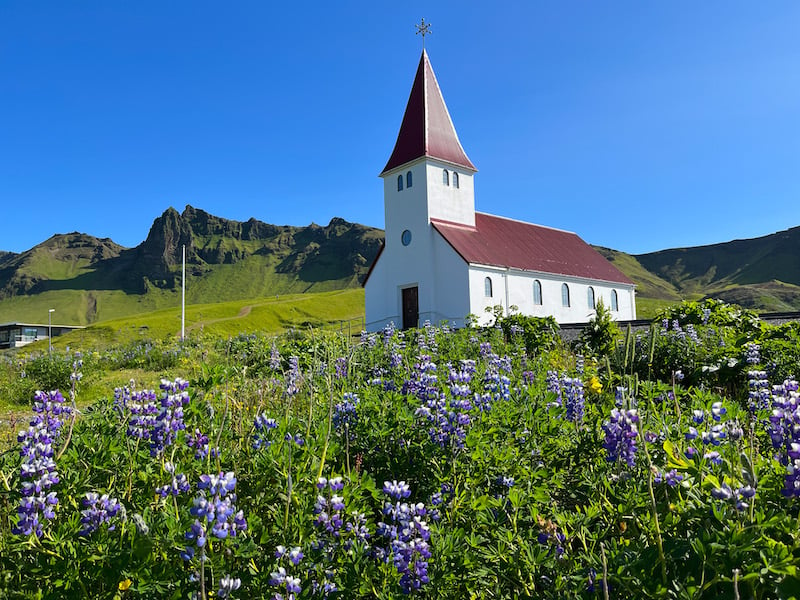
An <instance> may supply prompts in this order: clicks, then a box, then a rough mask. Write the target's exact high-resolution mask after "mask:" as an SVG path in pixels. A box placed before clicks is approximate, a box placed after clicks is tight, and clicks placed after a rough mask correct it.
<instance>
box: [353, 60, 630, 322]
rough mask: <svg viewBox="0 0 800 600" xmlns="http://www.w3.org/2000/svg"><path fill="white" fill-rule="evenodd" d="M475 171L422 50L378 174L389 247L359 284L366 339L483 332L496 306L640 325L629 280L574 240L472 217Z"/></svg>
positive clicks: (567, 234) (516, 224) (544, 229)
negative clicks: (387, 333) (393, 330)
mask: <svg viewBox="0 0 800 600" xmlns="http://www.w3.org/2000/svg"><path fill="white" fill-rule="evenodd" d="M476 171H477V169H476V168H475V166H474V165H473V164H472V162H471V161H470V159H469V158H468V157H467V155H466V153H465V152H464V149H463V148H462V146H461V142H460V141H459V140H458V135H457V134H456V130H455V127H454V126H453V121H452V120H451V118H450V114H449V112H448V110H447V106H446V105H445V103H444V98H443V97H442V93H441V91H440V89H439V84H438V82H437V81H436V76H435V75H434V72H433V68H432V67H431V63H430V60H429V58H428V54H427V53H426V52H425V50H423V51H422V57H421V58H420V62H419V68H418V69H417V74H416V77H415V78H414V83H413V85H412V87H411V95H410V97H409V99H408V105H407V106H406V111H405V114H404V116H403V122H402V124H401V126H400V133H399V134H398V136H397V142H396V143H395V147H394V150H393V152H392V155H391V157H390V158H389V162H388V163H386V167H384V169H383V172H382V173H381V174H380V176H381V177H382V178H383V195H384V210H385V219H386V220H385V223H386V225H385V229H386V238H385V241H384V244H383V246H382V248H381V250H380V252H379V253H378V256H377V257H376V258H375V262H374V263H373V264H372V267H371V268H370V270H369V273H368V274H367V278H366V280H365V282H364V288H365V305H366V321H367V329H368V330H370V331H375V330H378V329H381V328H382V327H384V326H385V325H386V324H388V323H390V322H393V323H394V324H395V325H397V326H402V327H403V328H404V329H407V328H409V327H417V326H419V325H421V324H422V323H424V322H425V321H430V322H431V323H433V324H439V323H441V322H443V321H447V322H448V323H450V324H451V325H454V326H456V327H463V326H464V324H465V319H466V317H467V315H469V314H473V315H477V316H478V318H479V322H480V323H485V322H486V321H488V320H489V319H490V316H489V314H488V313H487V312H486V308H487V307H495V306H500V307H501V308H502V311H503V314H504V315H507V314H509V313H510V311H512V310H513V309H512V308H511V307H514V306H515V307H516V308H517V310H518V311H519V312H520V313H522V314H525V315H532V316H553V317H555V319H556V321H558V322H559V323H581V322H586V321H588V320H589V319H590V318H591V317H592V316H593V315H594V314H595V309H596V306H597V303H598V302H600V301H602V302H603V304H604V305H605V306H606V307H607V308H609V309H610V310H611V314H612V316H613V318H614V319H616V320H627V319H635V318H636V301H635V297H634V287H635V286H634V283H633V281H631V280H630V279H629V278H628V277H626V276H625V275H624V274H623V273H622V272H620V271H619V269H617V268H616V267H615V266H614V265H612V264H611V263H610V262H609V261H608V260H606V259H605V258H604V257H603V256H602V255H601V254H600V253H599V252H597V251H596V250H594V249H593V248H592V247H591V246H589V245H588V244H587V243H586V242H584V241H583V240H582V239H580V238H579V237H578V236H577V235H576V234H574V233H571V232H568V231H562V230H559V229H553V228H550V227H544V226H542V225H534V224H531V223H525V222H522V221H517V220H514V219H509V218H506V217H498V216H494V215H490V214H486V213H481V212H476V211H475V188H474V176H475V173H476Z"/></svg>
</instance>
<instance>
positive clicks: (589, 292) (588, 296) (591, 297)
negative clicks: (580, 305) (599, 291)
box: [586, 286, 595, 310]
mask: <svg viewBox="0 0 800 600" xmlns="http://www.w3.org/2000/svg"><path fill="white" fill-rule="evenodd" d="M586 303H587V304H588V305H589V308H591V309H592V310H594V309H595V305H594V288H593V287H592V286H589V289H588V290H586Z"/></svg>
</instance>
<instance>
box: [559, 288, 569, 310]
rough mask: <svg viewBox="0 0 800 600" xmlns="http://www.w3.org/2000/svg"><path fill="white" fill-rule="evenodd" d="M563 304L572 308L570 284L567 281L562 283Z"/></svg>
mask: <svg viewBox="0 0 800 600" xmlns="http://www.w3.org/2000/svg"><path fill="white" fill-rule="evenodd" d="M561 306H563V307H564V308H570V298H569V286H568V285H567V284H566V283H562V284H561Z"/></svg>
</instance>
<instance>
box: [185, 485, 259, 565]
mask: <svg viewBox="0 0 800 600" xmlns="http://www.w3.org/2000/svg"><path fill="white" fill-rule="evenodd" d="M197 487H198V493H197V496H195V498H194V500H193V501H192V508H191V509H189V514H191V515H192V516H194V517H196V519H195V522H194V524H193V525H192V527H191V529H190V530H189V531H187V532H186V534H185V538H186V540H187V541H189V542H194V543H195V545H196V546H197V548H202V547H203V546H204V545H205V542H206V540H207V539H208V530H209V529H210V530H211V535H212V536H214V537H215V538H217V539H220V540H223V539H225V538H227V537H236V536H237V535H238V534H239V532H241V531H245V530H246V529H247V521H246V520H245V518H244V513H243V511H241V510H239V511H237V509H236V505H235V504H234V502H236V494H235V493H234V489H235V488H236V477H235V476H234V474H233V472H227V473H224V472H220V473H219V474H218V475H213V474H210V475H201V476H200V482H199V483H198V484H197ZM181 556H182V557H183V558H184V560H191V558H192V557H193V556H194V549H193V548H192V547H191V545H190V546H187V548H186V551H185V552H184V553H182V554H181Z"/></svg>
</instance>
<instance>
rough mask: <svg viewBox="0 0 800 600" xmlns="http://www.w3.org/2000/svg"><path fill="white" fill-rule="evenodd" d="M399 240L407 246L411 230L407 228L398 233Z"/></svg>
mask: <svg viewBox="0 0 800 600" xmlns="http://www.w3.org/2000/svg"><path fill="white" fill-rule="evenodd" d="M400 241H401V242H403V246H408V245H409V244H410V243H411V232H410V231H409V230H408V229H406V230H405V231H403V233H402V234H401V235H400Z"/></svg>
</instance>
